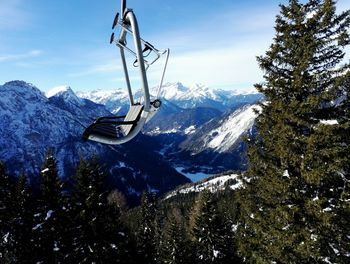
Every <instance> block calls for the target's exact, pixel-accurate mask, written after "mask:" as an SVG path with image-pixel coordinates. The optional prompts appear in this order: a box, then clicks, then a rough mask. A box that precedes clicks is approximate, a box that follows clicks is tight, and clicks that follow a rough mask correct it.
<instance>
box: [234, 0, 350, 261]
mask: <svg viewBox="0 0 350 264" xmlns="http://www.w3.org/2000/svg"><path fill="white" fill-rule="evenodd" d="M349 24H350V13H349V12H348V11H347V12H344V13H342V14H340V15H336V13H335V2H334V1H332V0H324V1H319V0H311V1H309V2H308V3H306V4H301V3H300V2H299V1H297V0H290V1H289V4H288V5H287V6H284V5H281V14H280V15H279V16H277V19H276V26H275V29H276V36H275V39H274V43H273V44H272V45H271V47H270V49H269V50H268V51H267V52H266V55H265V56H261V57H258V62H259V65H260V67H261V68H262V69H263V70H264V73H265V75H264V77H265V80H266V83H264V84H259V85H257V86H256V87H257V89H258V90H259V91H260V92H262V93H263V94H264V95H265V97H266V101H267V103H265V104H262V105H261V108H262V113H261V114H260V116H259V117H258V119H257V129H258V136H257V138H256V140H255V141H251V142H250V148H249V153H248V155H249V160H250V169H249V171H248V173H247V175H246V176H247V178H248V181H247V182H246V188H245V189H242V190H241V191H240V192H239V193H238V195H237V197H238V199H239V200H240V201H241V202H240V209H241V228H240V230H239V248H240V251H241V253H242V255H243V256H244V257H246V258H247V260H248V261H249V262H250V263H271V262H272V261H276V262H278V263H324V262H326V261H327V260H328V261H331V262H337V263H346V262H348V261H349V256H347V254H348V253H347V252H349V249H350V244H349V239H348V235H349V234H350V229H349V225H348V224H346V223H347V222H348V219H349V202H348V200H346V199H347V198H344V197H348V196H349V180H350V176H349V163H350V162H349V157H350V156H349V136H346V135H349V134H350V130H349V125H350V121H349V113H348V111H349V110H348V109H349V93H348V92H349V91H348V89H349V80H350V79H349V77H350V76H349V68H350V67H349V65H348V64H345V65H340V63H341V62H342V59H343V58H344V51H343V48H344V46H346V45H348V44H349V36H348V32H347V30H348V28H349ZM324 120H336V122H335V121H332V122H333V123H334V124H333V125H329V123H328V124H327V122H324Z"/></svg>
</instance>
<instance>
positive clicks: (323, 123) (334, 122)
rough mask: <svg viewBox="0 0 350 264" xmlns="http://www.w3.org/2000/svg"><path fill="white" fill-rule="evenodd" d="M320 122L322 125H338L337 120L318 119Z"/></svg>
mask: <svg viewBox="0 0 350 264" xmlns="http://www.w3.org/2000/svg"><path fill="white" fill-rule="evenodd" d="M320 123H321V124H322V125H326V126H334V125H339V122H338V120H320Z"/></svg>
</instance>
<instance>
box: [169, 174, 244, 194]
mask: <svg viewBox="0 0 350 264" xmlns="http://www.w3.org/2000/svg"><path fill="white" fill-rule="evenodd" d="M241 186H242V181H241V180H240V178H239V175H238V174H228V175H221V176H214V177H210V178H209V179H206V180H204V181H201V182H199V183H193V184H187V185H185V186H182V187H180V188H178V189H176V190H175V191H172V192H170V193H168V194H167V195H166V196H165V199H169V198H171V197H173V196H176V195H179V194H188V193H193V192H195V193H197V192H202V191H204V190H209V191H210V192H217V191H220V190H224V189H225V188H227V187H228V188H230V189H231V190H236V189H238V188H240V187H241Z"/></svg>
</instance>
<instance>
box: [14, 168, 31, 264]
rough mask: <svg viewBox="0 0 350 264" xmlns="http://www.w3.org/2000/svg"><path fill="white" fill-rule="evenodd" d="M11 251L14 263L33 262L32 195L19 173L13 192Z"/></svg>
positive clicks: (24, 179)
mask: <svg viewBox="0 0 350 264" xmlns="http://www.w3.org/2000/svg"><path fill="white" fill-rule="evenodd" d="M13 204H14V206H13V209H12V214H13V216H12V219H11V222H10V223H11V226H12V236H11V237H12V239H11V253H12V256H13V260H14V262H16V263H33V262H34V258H33V252H34V250H35V248H34V247H33V243H32V242H33V237H32V236H33V234H32V227H33V195H32V193H31V192H30V190H29V186H28V183H27V178H26V177H25V176H24V175H21V176H20V177H19V178H18V181H17V183H16V186H15V189H14V193H13Z"/></svg>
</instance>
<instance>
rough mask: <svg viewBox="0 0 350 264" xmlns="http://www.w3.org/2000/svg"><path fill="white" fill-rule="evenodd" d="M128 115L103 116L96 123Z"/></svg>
mask: <svg viewBox="0 0 350 264" xmlns="http://www.w3.org/2000/svg"><path fill="white" fill-rule="evenodd" d="M125 117H126V115H123V116H102V117H99V118H98V119H97V120H96V121H95V123H98V122H102V120H103V119H119V118H125Z"/></svg>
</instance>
